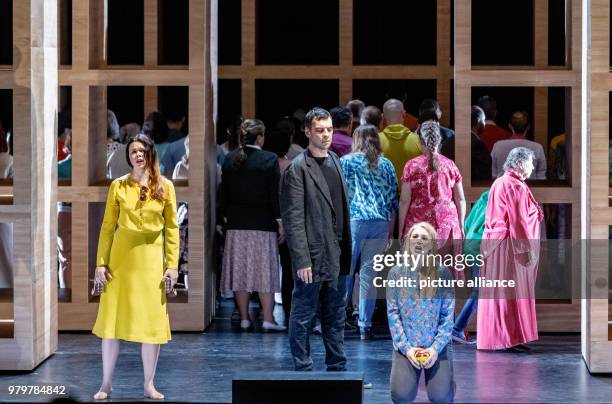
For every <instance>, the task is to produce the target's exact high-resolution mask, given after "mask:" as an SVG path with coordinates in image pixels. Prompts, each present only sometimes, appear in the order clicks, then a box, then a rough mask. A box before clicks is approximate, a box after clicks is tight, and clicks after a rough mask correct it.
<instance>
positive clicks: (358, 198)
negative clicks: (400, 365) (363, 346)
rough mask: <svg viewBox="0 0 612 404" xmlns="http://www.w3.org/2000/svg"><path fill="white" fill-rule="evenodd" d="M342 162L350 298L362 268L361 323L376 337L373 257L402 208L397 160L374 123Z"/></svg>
mask: <svg viewBox="0 0 612 404" xmlns="http://www.w3.org/2000/svg"><path fill="white" fill-rule="evenodd" d="M340 163H341V165H342V171H343V172H344V177H345V178H346V185H347V188H348V192H349V204H350V217H351V239H352V242H353V250H352V251H353V254H352V261H351V273H350V275H349V277H348V282H347V299H348V298H349V297H350V296H351V295H352V293H351V292H352V289H353V274H354V273H355V272H356V271H357V270H358V271H359V285H360V287H359V322H358V325H359V329H360V335H361V339H362V340H369V339H372V338H373V334H372V315H373V313H374V307H375V305H376V289H375V288H374V285H373V283H372V282H373V279H374V274H375V272H374V269H373V267H372V265H373V259H374V255H376V254H382V253H383V251H384V249H385V246H386V244H387V240H388V239H389V237H390V234H392V232H393V222H394V220H395V217H396V214H397V207H398V193H397V177H396V176H395V169H394V168H393V163H391V161H389V160H388V159H387V158H385V157H383V155H382V149H381V148H380V140H379V138H378V129H377V128H376V127H375V126H373V125H362V126H360V127H358V128H357V129H356V130H355V132H354V133H353V148H352V152H351V153H350V154H347V155H346V156H344V157H342V158H341V159H340ZM358 265H359V268H357V266H358Z"/></svg>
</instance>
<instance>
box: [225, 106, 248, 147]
mask: <svg viewBox="0 0 612 404" xmlns="http://www.w3.org/2000/svg"><path fill="white" fill-rule="evenodd" d="M243 121H244V118H242V117H241V116H240V115H235V116H233V117H232V118H231V119H230V121H229V123H228V125H227V128H226V135H227V138H226V139H227V144H228V147H227V148H228V150H229V151H233V150H236V149H237V148H238V147H240V128H241V126H242V122H243Z"/></svg>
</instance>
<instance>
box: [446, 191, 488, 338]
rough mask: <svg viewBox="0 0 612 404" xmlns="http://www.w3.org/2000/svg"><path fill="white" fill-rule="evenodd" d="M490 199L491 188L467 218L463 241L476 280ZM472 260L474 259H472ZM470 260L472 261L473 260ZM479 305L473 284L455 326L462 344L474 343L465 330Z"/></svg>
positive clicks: (472, 275)
mask: <svg viewBox="0 0 612 404" xmlns="http://www.w3.org/2000/svg"><path fill="white" fill-rule="evenodd" d="M488 199H489V190H488V189H487V190H486V191H485V192H483V193H482V194H481V195H480V197H479V198H478V200H477V201H476V203H474V206H472V209H471V210H470V214H469V215H468V217H467V218H466V219H465V240H464V242H463V254H464V255H465V257H474V258H473V260H474V262H475V263H474V265H472V266H471V267H470V274H471V277H472V279H473V280H476V279H477V278H478V276H479V274H480V265H479V264H478V263H477V262H479V261H476V258H477V257H478V255H479V254H480V240H481V239H482V233H483V232H484V224H485V212H486V211H487V200H488ZM471 260H472V259H471ZM471 260H470V261H471ZM477 307H478V287H477V286H473V287H472V290H471V293H470V297H469V298H468V299H467V300H466V302H465V304H464V305H463V308H462V309H461V312H460V313H459V316H457V319H456V321H455V325H454V327H453V340H454V341H457V342H459V343H461V344H469V345H473V344H475V343H476V340H474V339H470V337H469V334H468V332H467V331H466V330H465V328H466V327H467V325H468V323H469V322H470V318H471V317H472V314H474V312H475V311H476V308H477Z"/></svg>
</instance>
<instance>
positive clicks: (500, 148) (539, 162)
mask: <svg viewBox="0 0 612 404" xmlns="http://www.w3.org/2000/svg"><path fill="white" fill-rule="evenodd" d="M508 127H509V128H510V130H511V131H512V137H511V138H509V139H506V140H500V141H498V142H497V143H495V145H494V146H493V150H492V151H491V176H492V177H493V178H494V179H495V178H497V177H498V176H500V175H501V174H502V173H503V169H502V166H503V165H504V163H505V161H506V158H507V157H508V154H509V153H510V150H512V149H514V148H515V147H525V148H527V149H529V150H531V151H532V152H533V155H534V156H535V160H534V161H533V165H534V169H533V172H532V173H531V177H530V179H536V180H545V179H546V155H545V154H544V148H543V147H542V145H541V144H539V143H537V142H534V141H531V140H528V139H527V132H529V128H530V127H531V125H530V124H529V114H528V113H527V112H525V111H516V112H515V113H513V114H512V117H511V118H510V122H509V123H508Z"/></svg>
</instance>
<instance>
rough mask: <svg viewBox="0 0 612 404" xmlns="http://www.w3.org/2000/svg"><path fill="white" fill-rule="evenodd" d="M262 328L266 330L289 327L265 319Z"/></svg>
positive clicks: (280, 329)
mask: <svg viewBox="0 0 612 404" xmlns="http://www.w3.org/2000/svg"><path fill="white" fill-rule="evenodd" d="M261 328H263V330H264V332H276V331H285V330H286V329H287V327H285V326H282V325H278V324H276V323H271V322H269V321H264V322H263V324H262V325H261Z"/></svg>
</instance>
